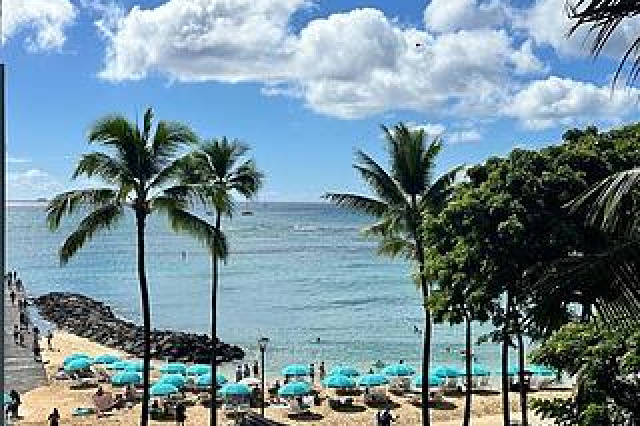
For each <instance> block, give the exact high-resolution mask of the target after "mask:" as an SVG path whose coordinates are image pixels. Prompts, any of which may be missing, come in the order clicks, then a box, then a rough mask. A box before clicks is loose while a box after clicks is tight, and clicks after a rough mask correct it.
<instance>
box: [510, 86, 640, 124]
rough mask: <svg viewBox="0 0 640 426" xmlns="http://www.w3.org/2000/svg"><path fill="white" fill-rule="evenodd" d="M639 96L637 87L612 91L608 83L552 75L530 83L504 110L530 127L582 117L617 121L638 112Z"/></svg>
mask: <svg viewBox="0 0 640 426" xmlns="http://www.w3.org/2000/svg"><path fill="white" fill-rule="evenodd" d="M638 96H640V90H638V89H631V90H628V91H624V90H618V91H615V92H611V88H610V87H609V86H596V85H595V84H592V83H585V82H580V81H575V80H572V79H569V78H560V77H555V76H552V77H548V78H547V79H544V80H536V81H532V82H530V83H529V84H528V85H527V86H526V87H524V88H523V89H522V90H521V91H519V92H518V93H516V94H515V96H514V97H513V99H512V100H511V102H510V103H509V104H508V105H506V107H505V109H504V111H503V112H504V114H505V115H506V116H510V117H514V118H517V119H518V120H520V121H521V122H522V123H523V124H524V126H525V127H526V128H528V129H532V130H540V129H545V128H549V127H553V126H555V125H558V124H563V125H568V124H573V123H575V122H576V121H582V120H590V121H600V120H607V119H608V120H617V119H618V118H619V117H621V116H623V115H626V114H629V113H631V112H637V111H638Z"/></svg>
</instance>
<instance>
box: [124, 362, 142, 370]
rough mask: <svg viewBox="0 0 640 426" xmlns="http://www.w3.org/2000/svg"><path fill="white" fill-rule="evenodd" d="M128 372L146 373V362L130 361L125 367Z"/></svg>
mask: <svg viewBox="0 0 640 426" xmlns="http://www.w3.org/2000/svg"><path fill="white" fill-rule="evenodd" d="M125 370H126V371H144V362H142V361H128V362H127V366H126V367H125Z"/></svg>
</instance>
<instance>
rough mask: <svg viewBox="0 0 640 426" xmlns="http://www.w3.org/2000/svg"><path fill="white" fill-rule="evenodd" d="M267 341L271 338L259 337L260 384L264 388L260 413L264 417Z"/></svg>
mask: <svg viewBox="0 0 640 426" xmlns="http://www.w3.org/2000/svg"><path fill="white" fill-rule="evenodd" d="M267 343H269V339H268V338H266V337H261V338H259V339H258V346H259V347H260V357H261V361H260V368H261V374H260V385H261V389H262V397H261V398H260V415H261V416H262V417H264V402H265V401H264V352H265V351H266V350H267Z"/></svg>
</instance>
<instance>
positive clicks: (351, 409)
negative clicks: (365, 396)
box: [333, 405, 367, 413]
mask: <svg viewBox="0 0 640 426" xmlns="http://www.w3.org/2000/svg"><path fill="white" fill-rule="evenodd" d="M333 411H336V412H338V413H363V412H365V411H367V407H366V406H364V405H345V406H342V407H333Z"/></svg>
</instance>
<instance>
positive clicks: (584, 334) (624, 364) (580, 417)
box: [531, 322, 640, 426]
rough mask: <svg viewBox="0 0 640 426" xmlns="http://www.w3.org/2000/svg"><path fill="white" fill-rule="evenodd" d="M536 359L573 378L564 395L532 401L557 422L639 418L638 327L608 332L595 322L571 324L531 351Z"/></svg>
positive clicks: (618, 421) (611, 421)
mask: <svg viewBox="0 0 640 426" xmlns="http://www.w3.org/2000/svg"><path fill="white" fill-rule="evenodd" d="M531 359H532V361H533V362H535V363H540V364H545V365H550V366H551V367H554V368H556V369H558V370H560V371H564V372H567V373H569V374H571V375H573V376H576V377H577V385H578V388H577V392H576V393H575V394H574V395H573V396H571V397H569V398H566V399H554V400H551V401H544V400H533V401H532V406H533V407H534V409H535V410H536V411H537V412H538V413H539V414H541V415H542V416H544V417H546V418H553V419H555V420H556V424H560V425H584V426H587V425H602V426H606V425H634V424H637V423H634V420H635V421H640V404H638V401H640V376H638V374H639V373H640V331H639V330H636V331H626V332H621V331H619V330H618V331H612V330H610V329H607V328H606V327H604V326H603V325H602V324H601V323H599V322H592V323H588V324H577V323H570V324H567V325H565V326H564V327H562V328H561V329H560V330H558V331H557V332H556V333H554V334H553V336H551V337H550V338H549V339H547V340H546V341H545V343H544V344H543V345H542V346H541V347H540V348H538V349H536V350H535V351H534V352H533V353H532V354H531Z"/></svg>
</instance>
